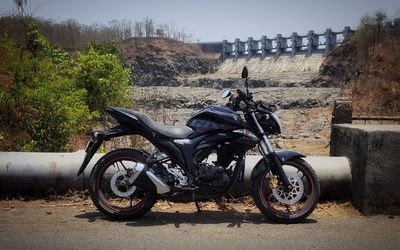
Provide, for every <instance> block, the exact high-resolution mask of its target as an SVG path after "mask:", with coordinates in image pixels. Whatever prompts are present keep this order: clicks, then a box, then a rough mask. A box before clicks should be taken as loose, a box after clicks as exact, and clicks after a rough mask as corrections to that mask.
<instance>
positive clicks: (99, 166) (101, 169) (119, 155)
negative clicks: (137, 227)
mask: <svg viewBox="0 0 400 250" xmlns="http://www.w3.org/2000/svg"><path fill="white" fill-rule="evenodd" d="M137 163H146V161H145V158H144V157H143V154H142V153H141V152H138V151H136V150H133V149H118V150H115V151H112V152H110V153H107V154H106V155H104V156H103V157H102V158H101V159H100V160H99V161H98V162H97V163H96V165H95V166H94V168H93V171H92V173H91V175H90V179H89V193H90V197H91V199H92V201H93V203H94V205H95V206H96V207H97V208H98V209H99V210H100V211H101V212H103V213H104V214H105V215H107V216H108V217H110V218H112V219H118V220H121V219H135V218H137V217H139V216H141V215H143V214H144V213H146V212H147V211H149V210H150V209H151V208H152V207H153V205H154V203H155V202H156V201H157V194H156V193H154V192H151V191H149V190H146V189H144V188H143V187H136V186H133V185H122V184H121V183H123V182H124V181H125V182H126V180H127V179H129V174H130V173H131V172H132V171H133V169H134V167H135V166H136V164H137Z"/></svg>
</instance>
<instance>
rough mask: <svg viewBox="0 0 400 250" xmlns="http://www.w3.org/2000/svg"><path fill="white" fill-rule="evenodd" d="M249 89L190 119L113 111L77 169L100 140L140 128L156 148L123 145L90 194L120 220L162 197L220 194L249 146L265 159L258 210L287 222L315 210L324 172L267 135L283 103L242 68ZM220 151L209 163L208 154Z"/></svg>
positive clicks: (275, 130)
mask: <svg viewBox="0 0 400 250" xmlns="http://www.w3.org/2000/svg"><path fill="white" fill-rule="evenodd" d="M242 78H244V79H245V91H246V92H243V91H242V90H240V89H238V90H237V91H236V94H232V93H231V92H230V91H229V90H225V91H224V92H223V94H222V97H223V98H228V97H229V101H228V104H227V105H226V106H217V105H211V106H209V107H207V108H205V109H203V110H200V111H198V112H197V113H195V114H194V115H193V116H192V117H191V118H190V119H189V120H188V122H187V123H186V125H185V126H171V125H162V124H159V123H157V122H155V121H153V120H152V119H151V118H150V117H148V116H147V115H145V114H143V113H141V112H137V111H133V110H128V109H124V108H118V107H114V108H108V109H107V110H106V111H107V113H108V114H109V115H111V116H112V117H113V118H114V119H115V120H116V121H117V122H118V125H117V126H116V127H113V128H111V129H109V130H107V131H103V132H99V131H97V132H93V133H92V139H91V140H90V141H89V143H88V145H87V147H86V150H85V151H86V156H85V158H84V161H83V163H82V165H81V167H80V169H79V171H78V176H79V175H81V174H82V173H83V171H84V170H85V168H86V166H87V165H88V163H89V161H90V159H91V158H92V157H93V155H94V154H95V152H96V151H97V150H98V148H99V147H100V145H101V144H102V143H103V142H104V141H106V140H109V139H111V138H115V137H119V136H126V135H140V136H143V137H144V138H146V139H147V140H148V141H149V142H150V143H151V144H152V145H154V147H155V148H156V150H155V151H154V152H152V153H149V152H146V151H145V150H137V149H117V150H114V151H111V152H109V153H107V154H105V155H104V156H103V157H102V158H101V159H100V160H99V161H98V162H97V163H96V164H95V166H94V167H93V169H92V172H91V174H90V179H89V193H90V197H91V199H92V201H93V203H94V204H95V205H96V207H97V208H98V209H99V210H100V211H101V212H103V213H104V214H105V215H107V216H109V217H111V218H113V219H135V218H138V217H139V216H141V215H143V214H144V213H146V212H147V211H149V210H150V209H151V208H152V207H153V205H154V204H155V202H156V201H157V199H159V198H165V199H169V198H176V197H179V196H185V195H186V196H188V197H191V199H192V200H193V201H194V202H195V204H196V206H197V209H198V210H199V211H200V208H199V205H198V203H197V201H198V200H200V199H212V198H217V197H221V196H223V195H225V194H227V193H229V191H230V190H231V189H232V187H233V186H234V185H235V184H236V183H238V182H241V181H243V179H244V168H245V159H246V152H247V151H249V150H250V149H253V148H255V147H257V148H258V150H259V152H260V153H261V155H262V159H261V160H260V161H259V162H258V163H257V164H256V165H255V166H254V168H253V170H252V172H251V181H252V185H251V194H252V196H253V199H254V202H255V204H256V205H257V207H258V208H259V210H260V211H261V212H262V213H263V214H264V215H266V216H267V217H268V218H269V219H271V220H273V221H276V222H280V223H296V222H299V221H301V220H303V219H304V218H306V217H307V216H309V215H310V214H311V213H312V211H313V210H314V208H315V207H316V205H317V202H318V199H319V195H320V184H319V180H318V177H317V175H316V173H315V171H314V170H313V169H312V167H311V166H310V165H309V164H308V163H307V162H306V161H305V160H304V158H305V156H304V155H302V154H300V153H297V152H293V151H275V150H274V149H273V148H272V145H271V143H270V141H269V139H268V136H270V135H273V134H280V133H281V131H282V126H281V123H280V120H279V118H278V116H277V115H276V114H275V113H274V112H275V111H276V107H277V106H276V105H272V104H269V103H267V102H264V101H254V100H253V95H252V93H250V92H249V87H248V70H247V68H246V67H244V68H243V71H242ZM212 154H214V155H215V154H216V160H215V161H213V162H212V163H210V162H209V161H207V160H208V158H209V156H210V155H212Z"/></svg>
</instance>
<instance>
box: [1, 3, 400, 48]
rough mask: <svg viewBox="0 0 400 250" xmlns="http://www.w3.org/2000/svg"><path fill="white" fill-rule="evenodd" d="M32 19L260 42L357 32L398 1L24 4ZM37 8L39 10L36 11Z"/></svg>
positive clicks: (7, 6) (391, 11) (394, 9)
mask: <svg viewBox="0 0 400 250" xmlns="http://www.w3.org/2000/svg"><path fill="white" fill-rule="evenodd" d="M28 2H29V3H28V5H29V6H30V9H31V10H32V11H33V10H35V11H34V16H40V17H45V18H52V19H55V20H57V21H61V20H65V19H68V18H74V19H76V20H78V21H79V22H80V23H84V24H91V23H103V24H106V23H107V22H108V21H110V20H112V19H119V20H122V19H129V20H132V21H135V20H142V19H143V18H144V17H146V16H149V17H151V18H153V20H154V21H155V22H156V23H165V24H171V23H174V24H175V25H176V26H177V27H179V28H184V29H185V31H186V32H187V33H191V34H193V35H194V38H195V39H198V40H200V41H202V42H206V41H221V40H222V39H228V40H229V41H231V40H233V39H234V38H240V39H247V38H248V37H249V36H252V37H254V38H255V39H259V38H260V37H261V36H262V35H267V36H269V37H275V36H276V34H277V33H281V34H282V35H284V36H289V35H291V33H292V32H298V33H299V34H300V35H301V34H306V33H307V32H308V30H314V31H315V32H317V33H320V32H323V31H324V30H325V29H326V28H332V29H333V30H334V31H340V30H342V29H343V27H344V26H351V27H352V28H356V27H357V24H358V22H359V20H360V17H362V16H363V15H364V14H366V13H373V12H374V11H376V10H379V9H382V10H385V11H386V13H387V15H388V17H391V18H392V17H394V16H397V17H399V12H398V10H400V1H399V0H319V1H318V0H297V1H295V0H274V1H269V0H264V1H262V0H241V1H238V0H230V1H222V0H196V1H191V0H186V1H185V0H169V1H168V0H141V1H138V0H97V1H95V0H28ZM38 6H39V7H38ZM14 8H15V7H14V5H13V0H0V12H1V13H3V14H4V13H9V12H10V11H11V10H12V9H14Z"/></svg>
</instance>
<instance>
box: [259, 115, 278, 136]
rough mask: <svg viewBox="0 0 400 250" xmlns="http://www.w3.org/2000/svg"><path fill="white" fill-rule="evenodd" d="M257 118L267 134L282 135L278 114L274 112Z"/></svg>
mask: <svg viewBox="0 0 400 250" xmlns="http://www.w3.org/2000/svg"><path fill="white" fill-rule="evenodd" d="M257 118H258V121H259V123H260V125H261V127H262V128H263V129H264V132H265V134H267V135H274V134H281V133H282V124H281V121H280V120H279V117H278V116H277V115H276V114H274V113H272V112H268V113H267V114H258V115H257Z"/></svg>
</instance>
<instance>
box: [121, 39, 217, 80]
mask: <svg viewBox="0 0 400 250" xmlns="http://www.w3.org/2000/svg"><path fill="white" fill-rule="evenodd" d="M118 45H119V46H120V47H121V49H122V57H123V60H124V62H125V64H126V65H129V66H131V67H132V68H133V72H132V78H133V80H134V84H135V85H138V86H148V85H158V86H179V85H181V82H180V81H179V79H178V78H179V77H181V76H184V75H193V74H206V73H209V72H212V71H213V70H214V68H215V67H216V64H217V62H218V60H217V59H215V56H214V55H210V54H205V53H203V52H202V51H201V49H200V48H199V47H198V46H197V45H194V44H188V43H183V42H179V41H176V40H172V39H167V38H159V37H150V38H130V39H127V40H124V41H122V42H120V43H119V44H118Z"/></svg>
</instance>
